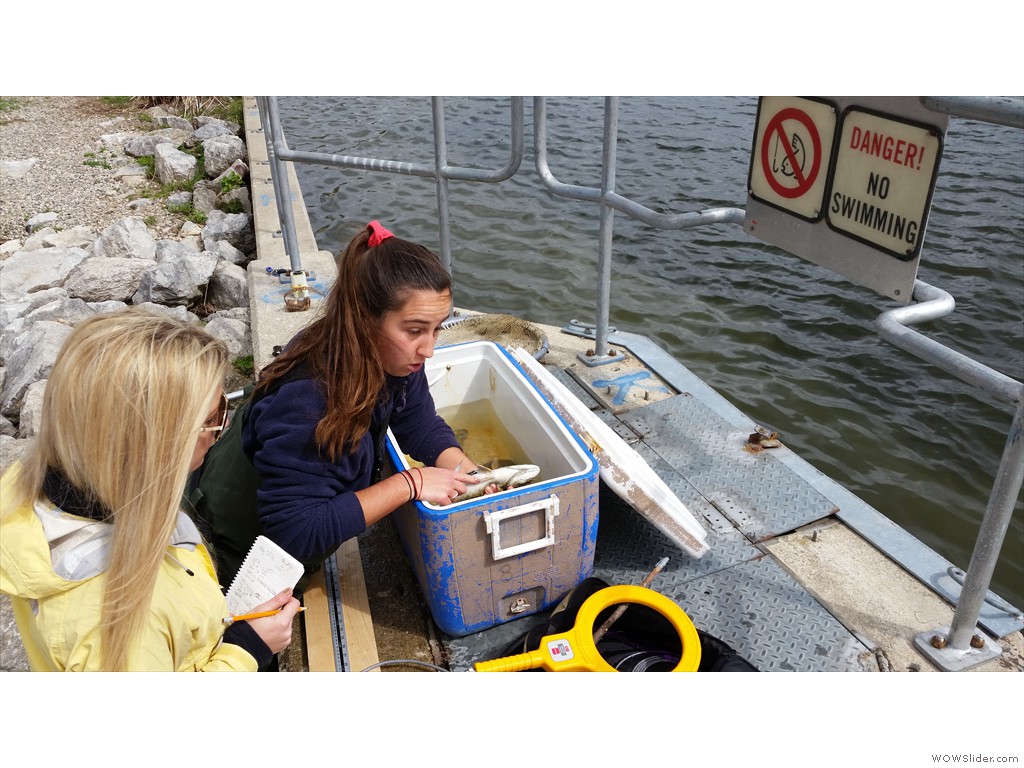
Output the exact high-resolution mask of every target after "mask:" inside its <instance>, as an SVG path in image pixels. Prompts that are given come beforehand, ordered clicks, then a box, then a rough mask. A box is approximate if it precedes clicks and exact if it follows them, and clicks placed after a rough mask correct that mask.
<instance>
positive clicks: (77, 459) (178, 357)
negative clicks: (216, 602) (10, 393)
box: [4, 308, 228, 671]
mask: <svg viewBox="0 0 1024 768" xmlns="http://www.w3.org/2000/svg"><path fill="white" fill-rule="evenodd" d="M227 359H228V352H227V348H226V347H225V346H224V344H223V342H221V341H218V340H217V339H215V338H213V337H212V336H210V335H209V334H208V333H206V332H205V331H203V330H202V329H200V328H198V327H196V326H192V325H189V324H187V323H184V322H181V321H179V320H174V319H172V318H170V317H167V316H163V315H156V314H151V313H149V312H146V311H145V310H141V309H137V308H133V309H128V310H125V311H123V312H117V313H112V314H102V315H97V316H95V317H91V318H89V319H87V320H84V321H83V322H81V323H79V324H78V326H77V327H76V328H75V330H74V331H72V333H71V335H70V336H69V337H68V338H67V340H66V341H65V342H64V345H63V347H62V348H61V351H60V353H59V354H58V356H57V360H56V362H55V363H54V365H53V369H52V371H51V372H50V376H49V379H48V381H47V384H46V391H45V393H44V395H43V418H42V423H41V425H40V430H39V434H38V435H37V436H36V441H35V444H34V445H33V446H32V448H30V449H29V451H28V453H27V454H26V456H25V457H24V458H23V460H22V462H21V469H20V471H19V472H18V474H17V479H16V484H17V489H18V495H19V497H20V498H28V499H31V500H35V499H36V498H40V497H42V496H43V495H44V494H43V490H42V488H43V478H44V477H45V475H46V472H47V469H49V468H52V469H54V470H57V471H59V472H61V473H62V474H63V475H64V476H65V477H66V478H67V479H68V480H69V481H70V482H71V484H72V485H73V486H75V487H76V488H77V489H79V490H80V491H82V492H83V493H85V494H86V495H87V497H88V498H91V499H92V500H94V501H96V502H99V503H100V504H101V505H102V506H103V507H105V508H106V509H107V510H109V519H108V522H112V523H113V525H114V533H113V537H112V545H111V553H110V562H109V565H108V567H107V571H106V586H105V590H104V597H103V606H102V609H101V614H100V616H101V619H100V620H101V628H100V642H101V653H102V666H103V668H104V669H107V670H112V671H118V670H123V669H125V668H126V667H127V666H128V664H129V662H130V659H129V652H130V649H131V644H132V641H133V640H134V638H135V637H136V636H137V635H138V634H139V632H140V631H141V630H142V627H143V626H144V625H145V622H146V620H147V617H148V615H149V609H150V603H151V602H152V598H153V590H154V588H155V585H156V579H157V573H158V571H159V569H160V563H161V561H162V560H163V558H164V555H165V553H166V552H167V546H168V544H169V543H170V540H171V532H172V531H173V530H174V526H175V524H176V522H177V518H178V511H179V509H180V504H181V497H182V493H183V491H184V489H185V484H186V482H187V480H188V474H189V465H190V463H191V460H192V454H193V451H194V449H195V446H196V440H197V439H198V438H199V428H200V427H201V426H202V423H203V420H204V418H205V417H206V412H207V407H208V405H209V403H210V400H211V399H212V398H213V396H214V395H215V394H216V392H217V391H218V390H219V389H220V388H221V387H222V386H223V383H224V375H225V373H226V370H227ZM4 507H7V505H6V504H5V505H4Z"/></svg>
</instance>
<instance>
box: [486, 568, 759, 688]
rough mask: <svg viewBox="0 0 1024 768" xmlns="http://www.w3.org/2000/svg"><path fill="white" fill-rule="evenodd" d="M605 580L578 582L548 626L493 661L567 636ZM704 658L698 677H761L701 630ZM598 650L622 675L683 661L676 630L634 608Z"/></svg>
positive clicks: (532, 632) (654, 614)
mask: <svg viewBox="0 0 1024 768" xmlns="http://www.w3.org/2000/svg"><path fill="white" fill-rule="evenodd" d="M608 586H609V585H608V583H607V582H606V581H604V580H603V579H599V578H597V577H591V578H589V579H584V580H583V581H582V582H580V584H579V586H577V587H576V588H575V589H573V590H572V591H570V592H569V593H568V594H567V595H565V597H563V598H562V600H561V601H559V603H558V605H556V606H555V607H554V608H553V609H552V611H551V614H550V615H549V616H548V619H547V621H545V622H541V623H540V624H538V625H537V626H535V627H533V629H531V630H529V631H527V632H525V633H523V634H522V635H520V636H519V637H517V638H516V639H515V640H513V641H512V642H511V643H509V644H508V645H507V646H505V647H504V648H503V649H502V651H501V653H499V654H498V655H497V656H495V657H494V658H504V657H505V656H514V655H516V654H520V653H528V652H530V651H534V650H536V649H537V648H538V647H540V641H541V638H543V637H546V636H548V635H555V634H560V633H562V632H567V631H569V630H570V629H572V627H573V626H574V625H575V624H576V615H577V614H578V613H579V610H580V608H581V607H582V605H583V603H584V602H586V600H587V598H588V597H590V596H591V595H593V594H595V593H596V592H599V591H600V590H602V589H604V588H606V587H608ZM614 611H615V606H611V607H609V608H606V609H605V610H604V611H602V612H601V613H600V614H599V615H598V617H597V618H596V619H595V620H594V626H595V628H596V627H600V626H601V625H602V624H603V623H604V621H605V620H606V619H607V618H608V617H609V616H610V615H611V614H612V613H613V612H614ZM697 635H698V636H699V637H700V646H701V656H700V666H699V668H698V669H697V671H698V672H757V671H758V669H757V667H755V666H754V665H753V664H751V663H750V662H749V661H747V660H746V659H744V658H743V657H742V656H740V655H739V653H737V652H736V651H735V650H734V649H733V648H732V647H731V646H729V644H728V643H725V642H723V641H722V640H719V639H718V638H717V637H714V636H713V635H709V634H708V633H707V632H703V631H701V630H700V629H698V630H697ZM597 650H598V651H599V652H600V654H601V656H602V657H603V658H604V660H605V661H607V662H608V664H609V665H611V666H612V667H613V668H614V669H616V670H618V671H619V672H668V671H671V670H672V669H674V668H675V666H676V664H678V663H679V659H680V657H681V656H682V648H681V647H680V644H679V635H678V634H677V632H676V630H675V628H674V627H673V626H672V625H671V624H670V623H669V622H668V621H667V620H666V619H665V617H663V616H662V615H661V614H659V613H658V612H657V611H655V610H654V609H653V608H648V607H647V606H646V605H639V604H632V605H630V606H629V610H628V611H625V612H624V613H623V614H622V615H621V616H620V617H619V618H618V619H617V620H616V621H615V623H614V624H612V626H611V627H610V628H609V629H608V631H607V632H606V633H605V634H604V636H603V637H601V639H600V640H598V642H597Z"/></svg>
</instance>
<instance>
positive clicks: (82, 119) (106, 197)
mask: <svg viewBox="0 0 1024 768" xmlns="http://www.w3.org/2000/svg"><path fill="white" fill-rule="evenodd" d="M11 102H13V106H12V107H10V108H8V109H3V110H2V111H0V167H3V165H4V164H7V163H18V162H22V161H26V160H31V159H36V160H37V161H38V162H36V164H35V165H33V166H32V168H31V169H30V170H29V171H28V172H27V173H25V174H24V175H23V176H21V177H20V178H16V177H12V176H11V175H10V174H9V173H6V172H2V171H0V243H3V242H6V241H8V240H13V239H23V238H24V237H25V234H26V233H25V222H26V221H28V220H29V219H30V218H32V217H33V216H35V215H36V214H39V213H47V212H51V211H52V212H56V213H57V214H59V217H58V219H57V226H56V227H55V228H56V229H70V228H71V227H75V226H86V227H90V228H92V229H94V230H95V231H96V233H97V234H99V233H100V232H102V231H103V230H104V229H105V228H106V227H108V226H109V225H111V224H113V223H114V222H116V221H118V220H120V219H122V218H124V217H125V216H139V217H140V218H143V219H146V220H147V224H149V228H150V232H151V233H152V234H153V237H155V238H157V239H161V238H170V237H176V235H177V233H178V231H179V230H180V229H181V225H182V224H183V223H184V221H185V220H184V218H183V217H182V216H181V215H180V214H172V213H170V212H169V211H167V209H166V207H165V206H164V205H163V203H162V202H161V201H156V200H154V201H153V202H151V203H149V204H143V205H141V206H140V207H138V208H132V207H130V205H129V204H130V203H132V202H133V201H135V200H137V199H140V198H145V197H146V195H147V194H153V193H154V192H156V191H157V185H156V184H154V183H152V182H146V183H144V184H142V185H141V186H134V185H133V184H131V183H130V182H128V181H125V180H122V179H120V178H118V177H117V176H116V171H117V169H118V168H121V167H124V166H130V165H137V163H136V161H135V159H134V158H132V157H128V156H127V155H124V154H123V153H121V152H120V150H113V151H111V150H105V149H104V148H103V144H102V142H101V141H100V137H101V136H103V135H104V134H109V133H119V132H142V131H145V130H149V129H150V128H151V127H152V123H148V122H143V121H142V120H140V119H139V118H138V117H137V115H138V114H139V111H140V110H139V108H138V106H137V105H135V104H133V103H129V104H127V105H122V106H116V105H110V104H106V103H104V102H103V101H102V100H101V99H100V98H99V97H97V96H30V97H22V96H0V103H2V104H5V105H6V104H10V103H11ZM86 162H90V163H95V165H86ZM104 166H109V167H104ZM137 205H138V204H137ZM150 217H152V218H150Z"/></svg>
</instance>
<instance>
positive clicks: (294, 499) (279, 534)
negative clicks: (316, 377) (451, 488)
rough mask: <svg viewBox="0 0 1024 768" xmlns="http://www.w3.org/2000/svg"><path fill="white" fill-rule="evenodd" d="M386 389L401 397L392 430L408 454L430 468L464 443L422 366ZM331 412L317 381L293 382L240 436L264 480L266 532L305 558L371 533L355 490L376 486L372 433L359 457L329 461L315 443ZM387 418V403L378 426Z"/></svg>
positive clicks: (264, 403) (260, 497)
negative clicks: (432, 391)
mask: <svg viewBox="0 0 1024 768" xmlns="http://www.w3.org/2000/svg"><path fill="white" fill-rule="evenodd" d="M403 383H404V384H406V388H405V393H404V398H403V397H402V385H403ZM386 387H387V388H388V390H389V392H390V395H391V397H392V398H395V397H397V402H396V404H395V410H394V412H393V413H392V416H391V422H390V427H391V429H392V431H393V432H394V433H395V437H396V439H397V440H398V444H399V445H400V446H401V449H402V451H403V452H404V453H407V454H409V455H410V456H412V457H413V458H414V459H416V460H417V461H421V462H423V463H424V464H425V465H427V466H432V465H433V464H434V463H435V461H436V460H437V457H438V456H439V455H440V454H441V453H442V452H443V451H445V450H446V449H448V448H451V447H453V446H457V445H458V444H459V443H458V441H457V440H456V439H455V434H454V433H453V432H452V429H451V427H449V426H448V424H446V423H445V421H444V420H443V419H442V418H441V417H440V416H438V415H437V411H436V410H435V407H434V400H433V398H432V397H431V396H430V390H429V389H428V387H427V379H426V374H425V373H424V372H423V370H422V369H421V370H420V371H418V372H416V373H414V374H411V375H410V376H407V377H405V378H398V377H393V376H389V377H387V383H386ZM326 408H327V404H326V400H325V399H324V395H323V392H322V391H321V389H320V387H319V386H318V385H317V384H316V382H314V381H313V380H312V379H300V380H298V381H292V382H289V383H287V384H285V385H283V386H282V387H281V388H280V389H278V390H277V391H276V392H273V393H272V394H269V395H267V396H266V397H264V398H263V399H261V400H260V401H259V402H257V403H256V404H255V405H254V407H253V408H252V410H251V412H250V414H249V417H248V419H247V422H246V425H245V430H244V431H243V433H242V448H243V450H244V451H245V453H246V455H247V456H248V457H249V459H250V460H251V461H252V462H253V466H254V467H255V468H256V472H257V473H258V474H259V476H260V478H261V479H262V484H261V486H260V490H259V492H258V493H257V496H256V499H257V507H258V509H259V516H260V522H261V523H262V525H263V530H264V531H265V532H266V534H267V536H268V537H270V538H271V539H273V540H274V541H276V542H277V543H278V544H280V545H281V546H282V547H283V548H284V549H285V550H287V551H288V552H289V553H291V554H292V555H293V556H294V557H296V558H298V559H299V560H303V561H310V560H314V559H320V558H323V557H326V556H327V555H329V554H330V553H331V552H333V551H334V550H336V549H337V548H338V547H339V546H340V545H341V544H342V542H344V541H346V540H348V539H350V538H352V537H353V536H356V535H358V534H359V533H361V532H362V531H363V530H365V528H366V521H365V519H364V517H363V508H362V505H361V504H360V503H359V499H357V498H356V495H355V492H356V491H358V490H362V489H363V488H366V487H368V486H369V485H370V483H371V479H372V474H373V464H374V445H373V435H372V434H371V433H370V432H367V434H366V435H364V436H363V438H362V440H361V441H360V442H359V445H358V446H357V447H356V450H355V452H354V453H348V454H345V455H343V456H340V457H339V458H338V459H337V460H336V461H333V462H332V461H330V460H328V459H327V458H326V456H324V455H321V452H320V450H319V449H318V448H317V446H316V442H315V440H314V432H315V431H316V425H317V423H318V422H319V421H320V419H321V418H323V415H324V413H325V412H326ZM385 413H386V404H385V403H384V402H382V403H381V405H379V406H378V407H377V409H376V410H375V411H374V413H373V420H372V423H373V426H374V427H375V428H376V427H377V426H378V425H379V424H380V422H381V421H382V420H383V418H384V416H385Z"/></svg>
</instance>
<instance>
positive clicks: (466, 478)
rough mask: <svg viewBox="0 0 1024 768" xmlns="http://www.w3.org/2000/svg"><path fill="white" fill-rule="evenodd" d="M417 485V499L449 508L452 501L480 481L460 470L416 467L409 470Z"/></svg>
mask: <svg viewBox="0 0 1024 768" xmlns="http://www.w3.org/2000/svg"><path fill="white" fill-rule="evenodd" d="M409 472H410V474H411V476H412V478H413V480H414V483H415V485H416V490H417V494H416V498H417V499H419V500H420V501H426V502H429V503H431V504H436V505H438V506H441V507H445V506H448V505H449V504H451V503H452V499H454V498H455V497H456V496H458V495H459V494H460V493H465V492H466V488H468V487H469V486H471V485H475V484H476V483H477V482H478V481H477V480H476V478H474V477H473V476H472V475H468V474H466V473H465V472H462V471H460V470H458V469H441V468H440V467H414V468H412V469H410V470H409Z"/></svg>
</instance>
